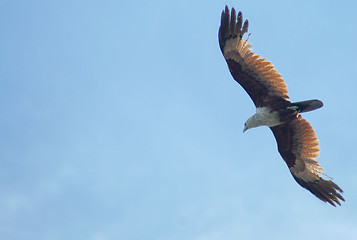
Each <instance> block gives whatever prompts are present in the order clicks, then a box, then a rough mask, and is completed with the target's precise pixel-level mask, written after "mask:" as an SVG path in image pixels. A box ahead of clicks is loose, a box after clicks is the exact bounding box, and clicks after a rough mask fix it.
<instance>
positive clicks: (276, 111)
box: [218, 6, 345, 206]
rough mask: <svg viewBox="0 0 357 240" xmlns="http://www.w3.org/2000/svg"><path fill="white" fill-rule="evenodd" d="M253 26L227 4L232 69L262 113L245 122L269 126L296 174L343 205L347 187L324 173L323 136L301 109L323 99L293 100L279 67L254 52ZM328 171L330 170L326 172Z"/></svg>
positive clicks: (224, 24) (223, 33)
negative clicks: (320, 158)
mask: <svg viewBox="0 0 357 240" xmlns="http://www.w3.org/2000/svg"><path fill="white" fill-rule="evenodd" d="M247 31H248V20H245V22H244V23H243V16H242V13H241V12H239V13H238V16H237V14H236V11H235V9H234V8H232V11H231V13H230V12H229V9H228V7H227V6H226V8H225V10H224V11H223V12H222V16H221V26H220V28H219V33H218V38H219V46H220V48H221V51H222V53H223V56H224V58H225V60H226V61H227V65H228V68H229V71H230V72H231V74H232V76H233V78H234V80H236V81H237V82H238V83H239V84H240V85H241V86H242V87H243V88H244V90H245V91H246V92H247V93H248V95H249V96H250V97H251V99H252V100H253V102H254V105H255V107H256V113H255V114H254V115H253V116H251V117H250V118H249V119H248V120H247V121H246V123H245V124H244V130H243V132H244V131H246V130H248V129H250V128H254V127H259V126H268V127H269V128H270V129H271V130H272V132H273V134H274V136H275V139H276V141H277V144H278V150H279V153H280V155H281V156H282V158H283V159H284V161H285V162H286V164H287V165H288V167H289V170H290V172H291V174H292V175H293V177H294V179H295V180H296V181H297V182H298V183H299V184H300V185H301V186H302V187H304V188H306V189H307V190H309V191H310V192H311V193H312V194H314V195H315V196H316V197H318V198H319V199H321V200H322V201H324V202H328V203H330V204H331V205H333V206H336V205H335V203H337V204H338V205H341V203H340V200H342V201H345V199H344V198H343V197H342V195H341V194H342V193H343V191H342V189H341V188H340V187H339V186H337V184H335V183H334V182H333V181H331V180H325V179H323V178H322V175H325V174H324V173H323V168H322V167H321V166H320V165H319V164H318V162H317V161H316V157H317V156H319V152H320V149H319V141H318V139H317V137H316V134H315V131H314V129H313V128H312V127H311V125H310V124H309V123H308V122H307V121H306V120H305V119H304V118H302V117H301V115H300V113H303V112H308V111H312V110H315V109H318V108H321V107H322V106H323V104H322V102H321V101H319V100H308V101H303V102H295V103H292V102H290V100H289V96H288V89H287V86H286V84H285V82H284V80H283V79H282V77H281V75H280V74H279V72H278V71H276V70H275V69H274V67H273V64H271V63H270V62H269V61H267V60H266V59H263V58H261V56H259V55H257V54H255V53H253V52H252V51H251V45H250V43H249V42H248V39H249V36H248V38H246V39H243V35H244V34H245V33H246V32H247ZM325 176H326V175H325Z"/></svg>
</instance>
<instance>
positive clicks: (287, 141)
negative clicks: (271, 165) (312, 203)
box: [270, 115, 345, 206]
mask: <svg viewBox="0 0 357 240" xmlns="http://www.w3.org/2000/svg"><path fill="white" fill-rule="evenodd" d="M270 129H271V130H272V131H273V134H274V136H275V139H276V141H277V143H278V150H279V153H280V155H281V156H282V157H283V159H284V160H285V162H286V164H287V165H288V167H289V169H290V172H291V173H292V175H293V177H294V178H295V180H296V181H297V182H298V183H299V184H300V185H301V186H302V187H304V188H306V189H307V190H309V191H310V192H311V193H312V194H314V195H315V196H316V197H318V198H319V199H321V200H322V201H324V202H328V203H330V204H331V205H333V206H336V205H335V203H337V204H338V205H341V204H340V200H342V201H345V199H344V198H343V197H342V195H341V193H343V191H342V189H341V188H340V187H339V186H337V184H335V183H334V182H332V181H331V180H325V179H323V178H322V175H324V174H323V168H322V167H321V166H320V165H319V164H318V162H317V161H316V160H315V159H316V157H317V156H319V153H320V148H319V141H318V139H317V137H316V134H315V131H314V129H313V128H312V127H311V125H310V124H309V123H308V121H306V120H305V119H303V118H302V117H301V115H299V116H298V117H297V118H296V119H294V120H292V121H288V122H286V123H284V124H281V125H278V126H275V127H271V128H270Z"/></svg>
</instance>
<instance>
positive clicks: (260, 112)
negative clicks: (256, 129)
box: [253, 107, 282, 127]
mask: <svg viewBox="0 0 357 240" xmlns="http://www.w3.org/2000/svg"><path fill="white" fill-rule="evenodd" d="M253 121H254V122H255V123H256V124H257V125H260V126H263V125H265V126H268V127H274V126H276V125H279V124H282V122H280V118H279V113H278V112H275V111H273V112H272V111H270V109H269V108H268V107H261V108H257V111H256V113H255V114H254V115H253Z"/></svg>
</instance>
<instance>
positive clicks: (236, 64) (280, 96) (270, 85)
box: [218, 6, 290, 107]
mask: <svg viewBox="0 0 357 240" xmlns="http://www.w3.org/2000/svg"><path fill="white" fill-rule="evenodd" d="M242 23H243V16H242V13H241V12H239V13H238V17H237V16H236V11H235V9H234V8H232V12H231V14H230V13H229V9H228V7H227V6H226V8H225V10H224V11H223V12H222V16H221V26H220V28H219V33H218V38H219V46H220V48H221V50H222V53H223V56H224V58H225V59H226V61H227V64H228V67H229V70H230V72H231V74H232V76H233V78H234V79H235V80H236V81H237V82H238V83H239V84H240V85H241V86H242V87H243V88H244V89H245V91H246V92H247V93H248V94H249V96H250V97H251V99H252V100H253V102H254V104H255V106H256V107H263V106H271V107H274V105H276V106H282V105H283V106H284V105H286V103H290V101H289V96H288V89H287V87H286V84H285V82H284V80H283V79H282V77H281V75H280V74H279V72H278V71H276V70H275V69H274V67H273V64H271V63H270V62H269V61H267V60H266V59H263V58H261V57H260V56H259V55H256V54H254V53H253V52H252V51H251V49H250V47H251V45H250V44H249V43H248V39H246V40H243V35H244V33H246V32H247V31H248V20H245V22H244V25H243V27H242ZM248 38H249V37H248Z"/></svg>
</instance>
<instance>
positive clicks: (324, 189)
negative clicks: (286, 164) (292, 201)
mask: <svg viewBox="0 0 357 240" xmlns="http://www.w3.org/2000/svg"><path fill="white" fill-rule="evenodd" d="M293 177H294V179H295V180H296V182H297V183H299V185H300V186H302V187H303V188H305V189H307V190H309V191H310V192H311V193H312V194H314V195H315V196H316V197H317V198H318V199H320V200H321V201H323V202H327V203H329V204H331V205H332V206H334V207H336V204H338V205H339V206H341V202H344V201H345V199H344V197H343V196H342V195H341V194H342V193H343V190H342V189H341V188H340V187H339V186H338V185H337V184H336V183H334V182H332V181H331V180H325V179H323V178H319V179H318V180H316V181H312V182H309V181H304V180H302V179H301V178H298V177H296V176H294V175H293Z"/></svg>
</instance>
